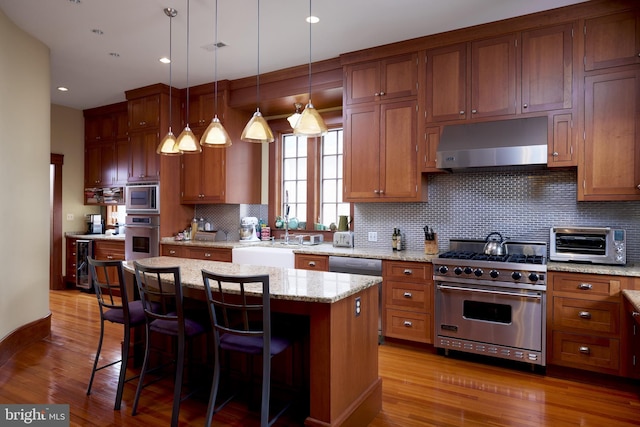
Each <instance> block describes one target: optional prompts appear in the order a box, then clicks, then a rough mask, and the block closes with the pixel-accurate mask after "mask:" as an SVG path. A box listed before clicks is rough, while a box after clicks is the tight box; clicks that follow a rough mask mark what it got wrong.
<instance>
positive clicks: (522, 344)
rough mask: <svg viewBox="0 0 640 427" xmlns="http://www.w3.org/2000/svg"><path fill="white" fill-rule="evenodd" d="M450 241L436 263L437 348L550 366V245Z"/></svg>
mask: <svg viewBox="0 0 640 427" xmlns="http://www.w3.org/2000/svg"><path fill="white" fill-rule="evenodd" d="M485 244H486V242H485V241H483V240H451V241H450V245H449V252H445V253H442V254H440V255H439V256H438V258H435V259H433V260H432V262H433V267H434V273H433V274H434V277H433V278H434V281H435V329H436V331H435V336H436V339H435V346H436V347H439V348H444V349H445V351H447V350H457V351H463V352H469V353H476V354H482V355H486V356H493V357H499V358H504V359H511V360H516V361H520V362H526V363H530V364H534V365H541V366H545V347H546V346H545V340H546V339H545V334H546V321H545V312H546V309H545V307H546V290H547V265H546V264H547V244H546V243H544V242H515V241H507V242H506V243H505V248H506V250H505V252H506V254H504V255H485V253H484V251H483V249H484V247H485Z"/></svg>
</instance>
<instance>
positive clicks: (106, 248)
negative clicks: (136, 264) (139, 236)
mask: <svg viewBox="0 0 640 427" xmlns="http://www.w3.org/2000/svg"><path fill="white" fill-rule="evenodd" d="M93 257H94V258H95V259H97V260H100V261H118V260H120V261H124V259H125V257H124V240H96V241H95V242H94V244H93ZM96 274H97V276H98V280H99V281H100V282H105V281H106V277H104V270H102V269H97V271H96ZM107 274H108V275H109V281H110V282H111V283H118V280H117V279H118V272H117V271H116V269H115V267H108V269H107ZM114 293H115V294H119V292H118V291H115V292H114Z"/></svg>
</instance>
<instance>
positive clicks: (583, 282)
mask: <svg viewBox="0 0 640 427" xmlns="http://www.w3.org/2000/svg"><path fill="white" fill-rule="evenodd" d="M551 277H552V278H553V292H570V293H575V294H576V296H578V295H581V296H580V298H582V296H585V297H587V296H599V297H609V296H618V295H619V294H620V280H614V279H613V278H611V277H607V276H594V275H581V277H576V275H564V274H557V273H554V274H552V275H551Z"/></svg>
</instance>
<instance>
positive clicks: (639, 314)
mask: <svg viewBox="0 0 640 427" xmlns="http://www.w3.org/2000/svg"><path fill="white" fill-rule="evenodd" d="M631 315H632V316H633V317H638V316H640V313H638V312H637V311H634V312H633V313H631Z"/></svg>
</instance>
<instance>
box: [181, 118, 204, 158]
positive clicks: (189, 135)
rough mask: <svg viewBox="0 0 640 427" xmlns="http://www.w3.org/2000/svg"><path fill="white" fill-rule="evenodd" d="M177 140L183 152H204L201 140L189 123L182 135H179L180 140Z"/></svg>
mask: <svg viewBox="0 0 640 427" xmlns="http://www.w3.org/2000/svg"><path fill="white" fill-rule="evenodd" d="M176 142H177V144H178V149H179V150H180V151H181V152H183V153H200V152H202V147H201V146H200V142H199V141H198V139H197V138H196V136H195V135H194V134H193V132H192V131H191V128H190V127H189V125H187V126H186V127H185V128H184V130H183V131H182V133H181V134H180V136H178V140H177V141H176Z"/></svg>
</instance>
